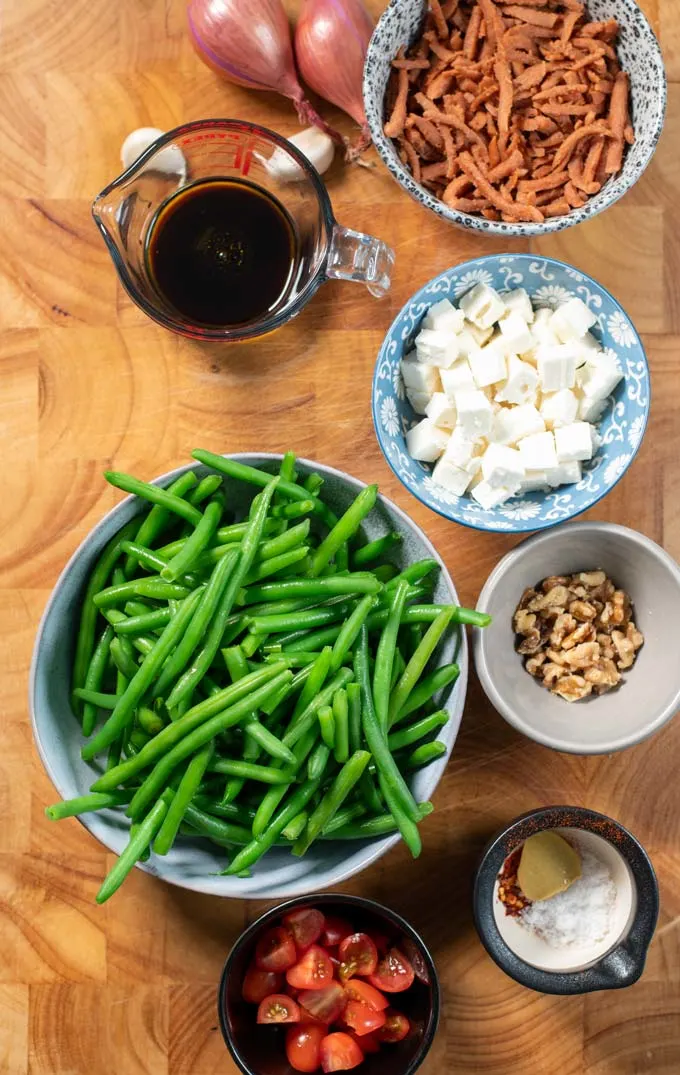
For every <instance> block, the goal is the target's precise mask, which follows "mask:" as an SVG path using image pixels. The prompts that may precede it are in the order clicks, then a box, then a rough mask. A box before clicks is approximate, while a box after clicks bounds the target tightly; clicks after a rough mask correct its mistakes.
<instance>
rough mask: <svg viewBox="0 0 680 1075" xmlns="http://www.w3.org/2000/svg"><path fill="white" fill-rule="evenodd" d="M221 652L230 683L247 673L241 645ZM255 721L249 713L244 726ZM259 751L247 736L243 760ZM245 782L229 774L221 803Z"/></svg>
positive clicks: (238, 791) (254, 757) (230, 798)
mask: <svg viewBox="0 0 680 1075" xmlns="http://www.w3.org/2000/svg"><path fill="white" fill-rule="evenodd" d="M222 653H223V655H224V661H225V664H226V666H227V672H228V673H229V678H230V679H231V681H232V683H236V682H238V680H239V679H244V678H245V676H247V675H248V662H247V660H246V658H245V654H244V653H243V650H242V649H241V647H240V646H233V647H231V648H228V649H223V650H222ZM204 682H205V680H204ZM256 722H257V714H256V713H251V714H250V719H249V720H248V723H247V725H246V727H248V726H249V725H250V724H253V723H256ZM281 746H282V747H283V743H281ZM283 749H284V750H287V749H288V748H287V747H283ZM260 753H261V749H260V744H259V743H258V742H257V740H256V739H255V738H253V737H252V736H251V737H247V738H246V741H245V745H244V748H243V760H244V761H257V759H258V758H259V756H260ZM245 782H246V781H245V779H244V778H243V777H238V776H230V777H229V779H228V780H227V783H226V784H225V787H224V792H223V794H222V800H221V802H222V804H224V805H228V804H230V803H231V802H233V800H234V799H236V798H238V796H239V795H240V794H241V791H242V790H243V785H244V784H245Z"/></svg>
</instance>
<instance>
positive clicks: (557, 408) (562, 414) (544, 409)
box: [539, 388, 578, 429]
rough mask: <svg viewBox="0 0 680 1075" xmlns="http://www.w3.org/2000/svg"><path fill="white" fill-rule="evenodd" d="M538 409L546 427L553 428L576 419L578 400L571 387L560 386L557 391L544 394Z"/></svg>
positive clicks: (568, 423) (565, 424)
mask: <svg viewBox="0 0 680 1075" xmlns="http://www.w3.org/2000/svg"><path fill="white" fill-rule="evenodd" d="M539 409H540V412H541V414H542V415H543V418H544V419H545V424H546V425H547V427H548V429H555V428H556V427H557V426H568V425H571V423H572V422H574V421H575V420H576V413H577V411H578V400H577V398H576V396H575V395H574V393H573V392H572V391H571V389H569V388H562V389H560V391H559V392H553V393H551V395H549V396H544V397H543V401H542V403H541V406H540V408H539Z"/></svg>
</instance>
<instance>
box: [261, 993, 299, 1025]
mask: <svg viewBox="0 0 680 1075" xmlns="http://www.w3.org/2000/svg"><path fill="white" fill-rule="evenodd" d="M299 1019H300V1009H299V1008H298V1006H297V1004H296V1003H295V1001H294V1000H293V998H292V997H287V996H286V994H285V993H272V995H271V996H270V997H265V998H264V1000H263V1001H262V1003H261V1004H260V1007H259V1008H258V1009H257V1021H258V1023H297V1022H298V1021H299Z"/></svg>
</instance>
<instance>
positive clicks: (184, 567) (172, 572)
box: [161, 500, 222, 582]
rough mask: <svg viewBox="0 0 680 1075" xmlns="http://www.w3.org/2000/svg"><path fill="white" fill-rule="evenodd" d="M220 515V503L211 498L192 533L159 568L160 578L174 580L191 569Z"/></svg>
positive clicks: (211, 536) (213, 532) (207, 541)
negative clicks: (170, 558) (176, 551)
mask: <svg viewBox="0 0 680 1075" xmlns="http://www.w3.org/2000/svg"><path fill="white" fill-rule="evenodd" d="M221 517H222V504H221V503H220V502H219V500H211V501H210V502H209V504H207V506H206V508H205V511H204V512H203V514H202V515H201V517H200V520H199V522H198V523H197V525H196V527H195V529H194V531H193V533H192V534H190V535H189V537H188V538H187V540H186V541H185V543H184V545H183V546H182V548H181V549H180V550H179V552H178V553H176V555H175V556H173V558H172V560H170V561H169V563H167V564H166V566H165V567H164V568H163V569H162V570H161V578H163V579H165V580H166V581H167V582H175V581H176V580H177V579H178V578H179V577H180V576H181V575H184V574H185V573H186V572H187V571H191V569H192V567H193V566H194V565H195V563H196V561H197V560H198V558H199V556H200V555H201V553H202V552H203V550H204V549H205V548H207V546H208V544H209V543H210V541H211V540H212V538H213V535H214V534H215V531H216V530H217V527H218V526H219V522H220V519H221Z"/></svg>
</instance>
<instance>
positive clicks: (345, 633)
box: [331, 593, 375, 672]
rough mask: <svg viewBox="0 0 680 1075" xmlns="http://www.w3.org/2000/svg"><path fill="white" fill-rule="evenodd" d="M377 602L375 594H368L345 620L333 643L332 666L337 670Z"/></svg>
mask: <svg viewBox="0 0 680 1075" xmlns="http://www.w3.org/2000/svg"><path fill="white" fill-rule="evenodd" d="M374 604H375V597H374V595H373V594H370V593H368V594H366V595H365V596H364V597H362V598H361V600H360V601H359V603H358V604H357V606H356V608H355V609H354V611H353V612H352V613H350V615H349V617H348V618H347V619H346V620H345V622H344V623H343V625H342V627H341V628H340V631H339V632H338V636H337V638H336V639H335V642H334V643H333V657H332V658H331V668H332V669H333V671H334V672H335V671H336V670H337V669H338V668H340V666H341V665H342V663H343V661H344V660H345V659H346V657H347V654H348V653H349V651H350V650H351V648H352V646H353V645H354V642H355V641H356V638H357V636H358V634H359V631H360V630H361V627H362V624H363V623H364V622H365V620H366V617H367V616H368V614H369V612H370V611H371V609H372V608H373V605H374Z"/></svg>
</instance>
